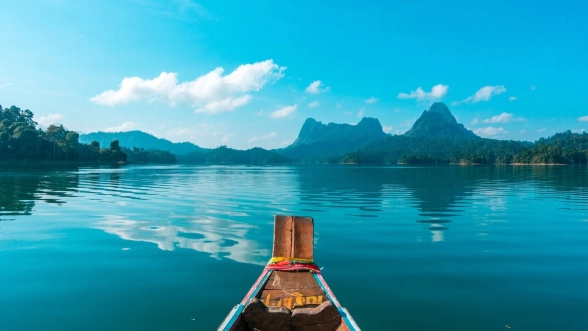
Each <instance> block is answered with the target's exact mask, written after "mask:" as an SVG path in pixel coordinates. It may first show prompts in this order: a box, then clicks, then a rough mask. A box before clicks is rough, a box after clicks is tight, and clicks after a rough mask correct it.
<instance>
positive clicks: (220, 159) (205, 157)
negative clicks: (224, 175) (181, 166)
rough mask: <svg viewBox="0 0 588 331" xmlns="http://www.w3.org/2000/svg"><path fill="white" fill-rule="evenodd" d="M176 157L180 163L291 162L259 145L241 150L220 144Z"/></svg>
mask: <svg viewBox="0 0 588 331" xmlns="http://www.w3.org/2000/svg"><path fill="white" fill-rule="evenodd" d="M178 158H179V161H180V162H182V163H230V164H275V163H288V162H291V159H290V158H288V157H286V156H283V155H280V154H278V153H276V152H273V151H268V150H265V149H263V148H259V147H256V148H252V149H248V150H245V151H241V150H236V149H232V148H228V147H227V146H220V147H218V148H215V149H209V150H202V151H200V152H194V153H190V154H187V155H180V156H178Z"/></svg>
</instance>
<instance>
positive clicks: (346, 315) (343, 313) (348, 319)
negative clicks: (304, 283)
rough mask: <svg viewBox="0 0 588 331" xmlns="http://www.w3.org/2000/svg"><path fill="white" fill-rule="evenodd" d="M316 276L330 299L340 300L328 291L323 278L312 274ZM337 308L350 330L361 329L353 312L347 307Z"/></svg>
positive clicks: (359, 330) (333, 300)
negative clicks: (350, 312)
mask: <svg viewBox="0 0 588 331" xmlns="http://www.w3.org/2000/svg"><path fill="white" fill-rule="evenodd" d="M312 275H313V276H314V279H315V280H316V282H317V283H318V284H319V286H320V287H321V289H322V290H323V292H325V294H326V295H327V297H328V298H329V300H331V302H339V301H338V300H335V298H333V296H331V294H330V293H329V291H327V288H326V287H325V285H324V284H323V282H322V281H321V279H320V278H319V276H318V275H317V274H315V273H313V274H312ZM337 310H338V311H339V314H341V318H342V319H343V322H345V325H347V327H348V328H349V330H351V331H361V329H360V328H359V326H358V325H357V323H355V320H354V319H353V317H351V314H349V312H348V311H347V309H345V308H343V307H341V306H338V307H337Z"/></svg>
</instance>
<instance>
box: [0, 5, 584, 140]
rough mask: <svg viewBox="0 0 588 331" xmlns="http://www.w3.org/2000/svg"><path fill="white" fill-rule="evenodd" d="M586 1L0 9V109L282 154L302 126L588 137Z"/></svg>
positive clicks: (48, 120) (75, 125)
mask: <svg viewBox="0 0 588 331" xmlns="http://www.w3.org/2000/svg"><path fill="white" fill-rule="evenodd" d="M587 12H588V4H587V2H584V1H559V2H555V1H549V2H548V1H533V2H531V1H492V2H478V1H436V2H433V1H389V2H386V1H337V2H334V1H289V2H285V1H188V0H178V1H151V0H132V1H124V0H121V1H68V0H47V1H0V13H1V16H0V104H1V105H2V106H3V107H10V106H11V105H16V106H18V107H21V108H24V109H30V110H31V111H33V113H35V118H36V119H37V121H38V122H39V124H40V125H41V126H47V125H49V124H53V123H62V124H64V126H65V127H67V128H68V129H70V130H76V131H78V132H82V133H87V132H93V131H99V130H101V131H121V130H122V131H126V130H143V131H145V132H149V133H151V134H154V135H156V136H158V137H163V138H167V139H169V140H171V141H174V142H180V141H190V142H193V143H196V144H198V145H200V146H202V147H217V146H220V145H228V146H229V147H233V148H239V149H247V148H252V147H255V146H260V147H264V148H280V147H283V146H286V145H288V144H290V143H291V142H293V141H294V140H295V139H296V137H297V135H298V131H299V130H300V127H301V126H302V124H303V123H304V121H305V119H306V118H308V117H313V118H315V119H317V120H319V121H322V122H323V123H329V122H335V123H350V124H354V123H357V122H359V121H360V120H361V118H362V117H363V116H368V117H375V118H378V119H379V120H380V122H381V123H382V125H383V127H384V129H385V131H386V132H389V133H392V134H400V133H403V132H405V131H406V130H408V129H410V126H411V125H412V124H413V123H414V121H415V120H416V119H417V118H418V117H419V116H420V114H421V113H422V111H423V110H424V109H428V108H429V106H430V105H431V103H432V102H435V101H443V102H445V103H446V104H447V105H448V106H449V108H450V110H451V111H452V113H453V114H454V116H456V117H457V119H458V121H459V122H461V123H463V124H464V125H465V126H466V128H468V129H471V130H473V131H474V132H476V133H477V134H479V135H481V136H484V137H491V138H496V139H515V140H529V141H533V140H536V139H538V138H539V137H547V136H549V135H553V134H554V133H556V132H561V131H565V130H568V129H569V130H573V131H582V130H584V129H587V130H588V92H587V91H588V39H587V37H586V36H587V35H588V23H587V20H586V19H585V13H587Z"/></svg>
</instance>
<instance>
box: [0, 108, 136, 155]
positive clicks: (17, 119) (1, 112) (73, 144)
mask: <svg viewBox="0 0 588 331" xmlns="http://www.w3.org/2000/svg"><path fill="white" fill-rule="evenodd" d="M33 116H34V115H33V113H32V112H31V111H30V110H28V109H26V110H22V109H20V108H18V107H16V106H12V107H10V108H4V109H3V108H2V107H1V106H0V161H2V160H10V161H22V160H32V161H60V162H63V161H66V162H69V161H82V162H121V161H122V162H124V161H125V160H126V154H125V153H123V152H122V151H121V150H120V146H119V144H118V141H116V142H114V141H113V143H112V144H111V148H105V149H100V145H99V144H97V143H96V144H92V145H86V144H80V142H79V138H80V135H79V134H78V133H77V132H75V131H69V130H67V129H66V128H64V127H63V125H50V126H49V127H48V128H47V130H45V131H43V130H42V129H37V122H35V121H34V120H33ZM113 147H114V148H113Z"/></svg>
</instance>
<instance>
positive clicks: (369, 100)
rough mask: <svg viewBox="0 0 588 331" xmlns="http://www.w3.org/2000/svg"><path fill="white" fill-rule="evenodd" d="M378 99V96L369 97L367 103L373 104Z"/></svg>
mask: <svg viewBox="0 0 588 331" xmlns="http://www.w3.org/2000/svg"><path fill="white" fill-rule="evenodd" d="M378 100H379V99H378V98H376V97H371V98H369V99H367V100H366V101H365V103H367V104H372V103H376V102H378Z"/></svg>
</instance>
